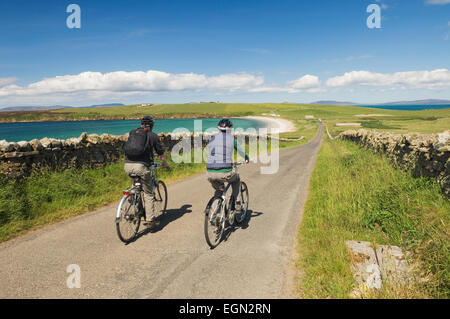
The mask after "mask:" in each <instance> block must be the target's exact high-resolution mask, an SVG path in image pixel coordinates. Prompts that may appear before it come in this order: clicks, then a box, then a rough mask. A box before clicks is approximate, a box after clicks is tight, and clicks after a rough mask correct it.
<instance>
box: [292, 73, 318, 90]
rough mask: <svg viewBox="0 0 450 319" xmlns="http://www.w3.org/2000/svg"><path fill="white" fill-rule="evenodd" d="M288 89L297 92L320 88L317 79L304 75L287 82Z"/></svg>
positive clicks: (313, 76)
mask: <svg viewBox="0 0 450 319" xmlns="http://www.w3.org/2000/svg"><path fill="white" fill-rule="evenodd" d="M289 85H290V87H292V88H293V89H298V90H307V89H314V88H318V87H320V80H319V77H317V76H315V75H310V74H306V75H304V76H302V77H300V78H298V79H296V80H293V81H290V82H289Z"/></svg>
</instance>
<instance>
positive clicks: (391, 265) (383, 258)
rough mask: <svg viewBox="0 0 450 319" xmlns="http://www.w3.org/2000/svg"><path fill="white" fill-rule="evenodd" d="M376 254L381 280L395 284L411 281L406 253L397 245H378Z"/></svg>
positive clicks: (400, 284)
mask: <svg viewBox="0 0 450 319" xmlns="http://www.w3.org/2000/svg"><path fill="white" fill-rule="evenodd" d="M376 254H377V259H378V264H379V265H380V269H381V278H382V280H383V282H389V283H390V284H392V285H395V286H406V285H408V284H411V283H412V281H413V276H412V273H411V271H410V267H409V264H408V262H407V260H406V258H407V257H408V253H406V254H404V253H403V251H402V249H401V248H400V247H398V246H390V245H378V246H377V249H376Z"/></svg>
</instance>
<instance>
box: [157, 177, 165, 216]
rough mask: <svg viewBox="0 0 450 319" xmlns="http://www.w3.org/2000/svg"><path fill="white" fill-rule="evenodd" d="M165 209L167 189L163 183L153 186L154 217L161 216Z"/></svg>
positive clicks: (159, 182)
mask: <svg viewBox="0 0 450 319" xmlns="http://www.w3.org/2000/svg"><path fill="white" fill-rule="evenodd" d="M166 209H167V187H166V184H164V182H163V181H157V182H156V184H155V215H156V216H159V215H161V214H163V213H164V212H165V211H166Z"/></svg>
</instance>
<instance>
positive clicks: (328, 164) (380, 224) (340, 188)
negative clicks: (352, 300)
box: [296, 138, 450, 298]
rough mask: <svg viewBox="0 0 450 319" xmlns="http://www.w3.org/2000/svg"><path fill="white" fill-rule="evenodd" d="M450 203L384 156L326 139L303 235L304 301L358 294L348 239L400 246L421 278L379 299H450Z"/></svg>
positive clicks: (300, 238)
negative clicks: (353, 290) (411, 285)
mask: <svg viewBox="0 0 450 319" xmlns="http://www.w3.org/2000/svg"><path fill="white" fill-rule="evenodd" d="M449 211H450V202H449V201H448V200H446V199H444V198H443V196H442V193H441V191H440V188H439V186H438V184H437V183H436V182H435V181H434V180H431V179H428V178H413V177H412V176H411V174H409V173H407V172H403V171H400V170H397V169H395V168H393V167H392V166H391V165H390V164H389V162H388V161H387V159H385V158H383V157H382V156H381V155H377V154H374V153H372V152H370V151H367V150H364V149H362V148H360V147H359V146H357V145H356V144H353V143H351V142H348V141H330V140H329V139H327V138H326V139H325V140H324V142H323V144H322V147H321V149H320V151H319V154H318V158H317V164H316V167H315V169H314V171H313V173H312V177H311V181H310V186H309V194H308V199H307V202H306V204H305V208H304V216H303V219H302V223H301V225H300V227H299V232H298V237H297V239H298V255H299V259H298V261H297V263H296V267H297V268H298V270H299V272H300V274H301V275H300V278H299V293H300V295H301V296H302V297H304V298H349V292H350V291H351V290H352V288H354V287H355V286H354V280H353V277H352V274H351V270H350V260H349V256H348V253H347V249H346V245H345V241H346V240H361V241H369V242H371V243H373V244H390V245H398V246H400V247H402V248H403V249H406V250H408V251H410V252H411V253H412V257H413V258H412V259H413V260H414V264H415V265H416V266H417V267H418V269H419V270H420V272H419V273H418V274H417V276H418V280H417V283H416V284H415V285H414V287H413V288H411V289H406V290H396V289H394V288H393V287H386V288H385V289H383V290H382V291H381V292H380V293H378V294H374V295H373V296H371V297H376V298H427V297H432V298H448V297H450V287H449V274H448V270H449V269H450V255H449V248H450V247H449V243H450V242H449V232H448V224H449V217H450V216H449V214H448V212H449Z"/></svg>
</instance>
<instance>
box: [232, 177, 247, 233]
mask: <svg viewBox="0 0 450 319" xmlns="http://www.w3.org/2000/svg"><path fill="white" fill-rule="evenodd" d="M238 197H239V200H240V202H241V203H240V204H241V211H240V212H238V213H236V215H235V217H234V219H235V221H236V223H237V224H240V223H242V222H243V221H244V220H245V217H247V211H248V188H247V184H245V183H244V182H242V181H241V189H240V192H239V196H238Z"/></svg>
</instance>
